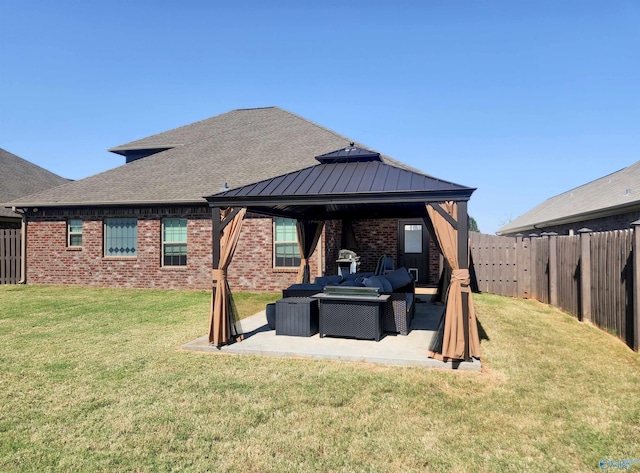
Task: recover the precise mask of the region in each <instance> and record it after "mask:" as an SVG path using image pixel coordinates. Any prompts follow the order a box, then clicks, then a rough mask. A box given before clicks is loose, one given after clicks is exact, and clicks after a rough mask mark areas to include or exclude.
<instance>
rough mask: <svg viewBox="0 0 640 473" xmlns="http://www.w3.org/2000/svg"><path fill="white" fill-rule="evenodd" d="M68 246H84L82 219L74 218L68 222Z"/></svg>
mask: <svg viewBox="0 0 640 473" xmlns="http://www.w3.org/2000/svg"><path fill="white" fill-rule="evenodd" d="M67 246H69V247H79V246H82V220H80V219H79V218H72V219H70V220H69V222H68V223H67Z"/></svg>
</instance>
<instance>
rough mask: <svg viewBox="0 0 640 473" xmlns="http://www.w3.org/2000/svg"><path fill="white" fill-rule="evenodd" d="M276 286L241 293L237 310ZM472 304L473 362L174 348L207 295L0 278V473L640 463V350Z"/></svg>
mask: <svg viewBox="0 0 640 473" xmlns="http://www.w3.org/2000/svg"><path fill="white" fill-rule="evenodd" d="M274 297H275V296H273V295H268V296H266V297H263V296H251V295H244V296H243V297H240V299H241V300H243V301H244V302H246V304H247V305H246V306H243V307H244V308H243V309H241V310H242V311H244V312H245V313H246V312H247V311H250V310H253V309H251V307H252V304H253V306H255V307H258V308H262V307H264V303H265V302H266V301H268V300H270V299H273V298H274ZM475 300H476V306H477V312H478V318H479V320H480V322H481V325H482V329H483V331H484V332H485V333H486V337H487V338H485V339H483V340H482V353H483V367H484V371H483V373H468V372H447V371H438V370H425V369H421V368H410V367H381V366H377V365H368V364H352V363H340V362H325V361H310V360H301V359H291V360H289V359H281V358H260V357H250V356H234V355H224V354H220V355H217V354H202V353H194V352H185V351H181V350H180V348H179V347H180V345H181V344H182V343H184V342H186V341H189V340H192V339H194V338H197V337H199V336H201V335H203V334H204V333H205V332H206V327H207V322H208V320H207V319H208V306H209V294H208V293H205V292H187V291H149V290H107V289H85V288H60V287H34V286H0V471H3V472H5V471H6V472H12V471H37V472H47V471H51V472H54V471H55V472H59V471H74V472H76V471H78V472H91V471H100V472H102V471H109V472H118V471H122V472H124V471H126V472H129V471H141V472H151V471H234V472H235V471H237V472H266V471H287V472H289V471H290V472H298V471H305V472H306V471H309V472H316V471H323V472H324V471H367V472H377V471H380V472H410V471H416V472H423V471H434V472H495V471H498V472H500V471H527V472H529V471H532V472H537V471H540V472H548V471H562V472H580V471H601V470H600V468H599V466H598V462H599V461H600V460H601V459H602V458H605V457H606V458H609V459H611V460H613V461H621V460H625V459H628V460H634V459H638V460H640V355H638V354H636V353H633V352H631V351H630V350H629V349H628V348H627V347H626V346H625V345H624V344H623V343H621V342H620V341H618V340H617V339H616V338H615V337H613V336H611V335H608V334H606V333H604V332H602V331H600V330H598V329H596V328H594V327H591V326H589V325H584V324H580V323H579V322H577V321H576V320H574V319H573V318H571V317H569V316H568V315H566V314H563V313H561V312H559V311H558V310H556V309H553V308H550V307H548V306H545V305H542V304H539V303H537V302H531V301H522V300H515V299H509V298H504V297H499V296H492V295H479V296H476V297H475ZM238 306H239V307H240V303H239V304H238ZM425 351H426V347H425ZM609 471H623V470H619V469H615V468H611V469H610V470H609ZM632 471H640V463H636V464H635V465H634V466H633V468H632Z"/></svg>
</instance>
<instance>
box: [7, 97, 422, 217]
mask: <svg viewBox="0 0 640 473" xmlns="http://www.w3.org/2000/svg"><path fill="white" fill-rule="evenodd" d="M352 141H353V140H352V139H349V138H346V137H344V136H342V135H339V134H338V133H335V132H333V131H331V130H328V129H326V128H324V127H322V126H319V125H316V124H315V123H312V122H310V121H309V120H306V119H304V118H301V117H299V116H297V115H295V114H293V113H290V112H287V111H285V110H282V109H280V108H277V107H268V108H255V109H245V110H233V111H230V112H227V113H223V114H222V115H217V116H215V117H212V118H209V119H206V120H202V121H199V122H196V123H193V124H191V125H187V126H183V127H180V128H176V129H174V130H169V131H166V132H164V133H160V134H157V135H153V136H150V137H147V138H143V139H141V140H137V141H133V142H131V143H127V144H124V145H121V146H116V147H114V148H111V149H110V151H113V152H115V153H120V154H125V153H126V152H127V151H135V150H142V149H154V150H155V149H162V148H170V149H167V150H166V151H162V152H159V153H156V154H153V155H151V156H147V157H145V158H142V159H138V160H136V161H132V162H130V163H128V164H125V165H123V166H120V167H117V168H115V169H111V170H109V171H106V172H103V173H100V174H96V175H93V176H90V177H87V178H85V179H81V180H79V181H76V182H73V183H71V184H67V185H66V186H64V187H62V188H59V189H53V190H50V191H44V192H41V193H39V194H36V195H32V196H29V197H28V198H27V199H20V200H18V201H16V202H15V205H19V206H25V207H36V206H37V207H46V206H96V205H137V204H183V203H184V204H204V203H206V201H205V199H204V197H203V196H206V195H209V194H211V193H213V192H216V191H218V190H219V189H221V188H223V186H224V185H225V183H227V185H228V186H229V187H234V188H235V187H239V186H243V185H246V184H250V183H253V182H256V181H259V180H263V179H268V178H270V177H273V176H276V175H279V174H285V173H288V172H292V171H297V170H299V169H302V168H305V167H308V166H312V165H318V161H316V160H315V156H319V155H321V154H323V153H327V152H329V151H331V150H335V149H338V148H345V147H347V146H349V143H350V142H352ZM355 146H358V147H364V146H363V145H361V144H359V143H357V142H356V143H355ZM382 159H383V161H384V162H386V163H389V164H394V165H396V166H399V167H401V168H405V169H409V170H412V168H410V167H409V166H406V165H405V164H402V163H400V162H398V161H396V160H394V159H391V158H389V157H387V156H384V155H382Z"/></svg>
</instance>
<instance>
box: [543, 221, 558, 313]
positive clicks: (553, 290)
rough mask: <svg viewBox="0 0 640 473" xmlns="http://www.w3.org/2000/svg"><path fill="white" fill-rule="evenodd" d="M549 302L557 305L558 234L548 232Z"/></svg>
mask: <svg viewBox="0 0 640 473" xmlns="http://www.w3.org/2000/svg"><path fill="white" fill-rule="evenodd" d="M546 235H547V236H548V237H549V302H550V304H551V305H552V306H554V307H558V306H559V302H558V234H557V233H555V232H549V233H547V234H546Z"/></svg>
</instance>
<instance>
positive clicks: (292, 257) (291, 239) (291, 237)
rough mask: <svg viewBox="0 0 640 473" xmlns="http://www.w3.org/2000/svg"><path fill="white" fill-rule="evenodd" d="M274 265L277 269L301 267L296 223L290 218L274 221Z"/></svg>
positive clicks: (275, 219)
mask: <svg viewBox="0 0 640 473" xmlns="http://www.w3.org/2000/svg"><path fill="white" fill-rule="evenodd" d="M273 255H274V258H273V259H274V262H273V265H274V267H276V268H297V267H298V266H300V251H299V250H298V236H297V234H296V221H295V220H293V219H290V218H274V219H273Z"/></svg>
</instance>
